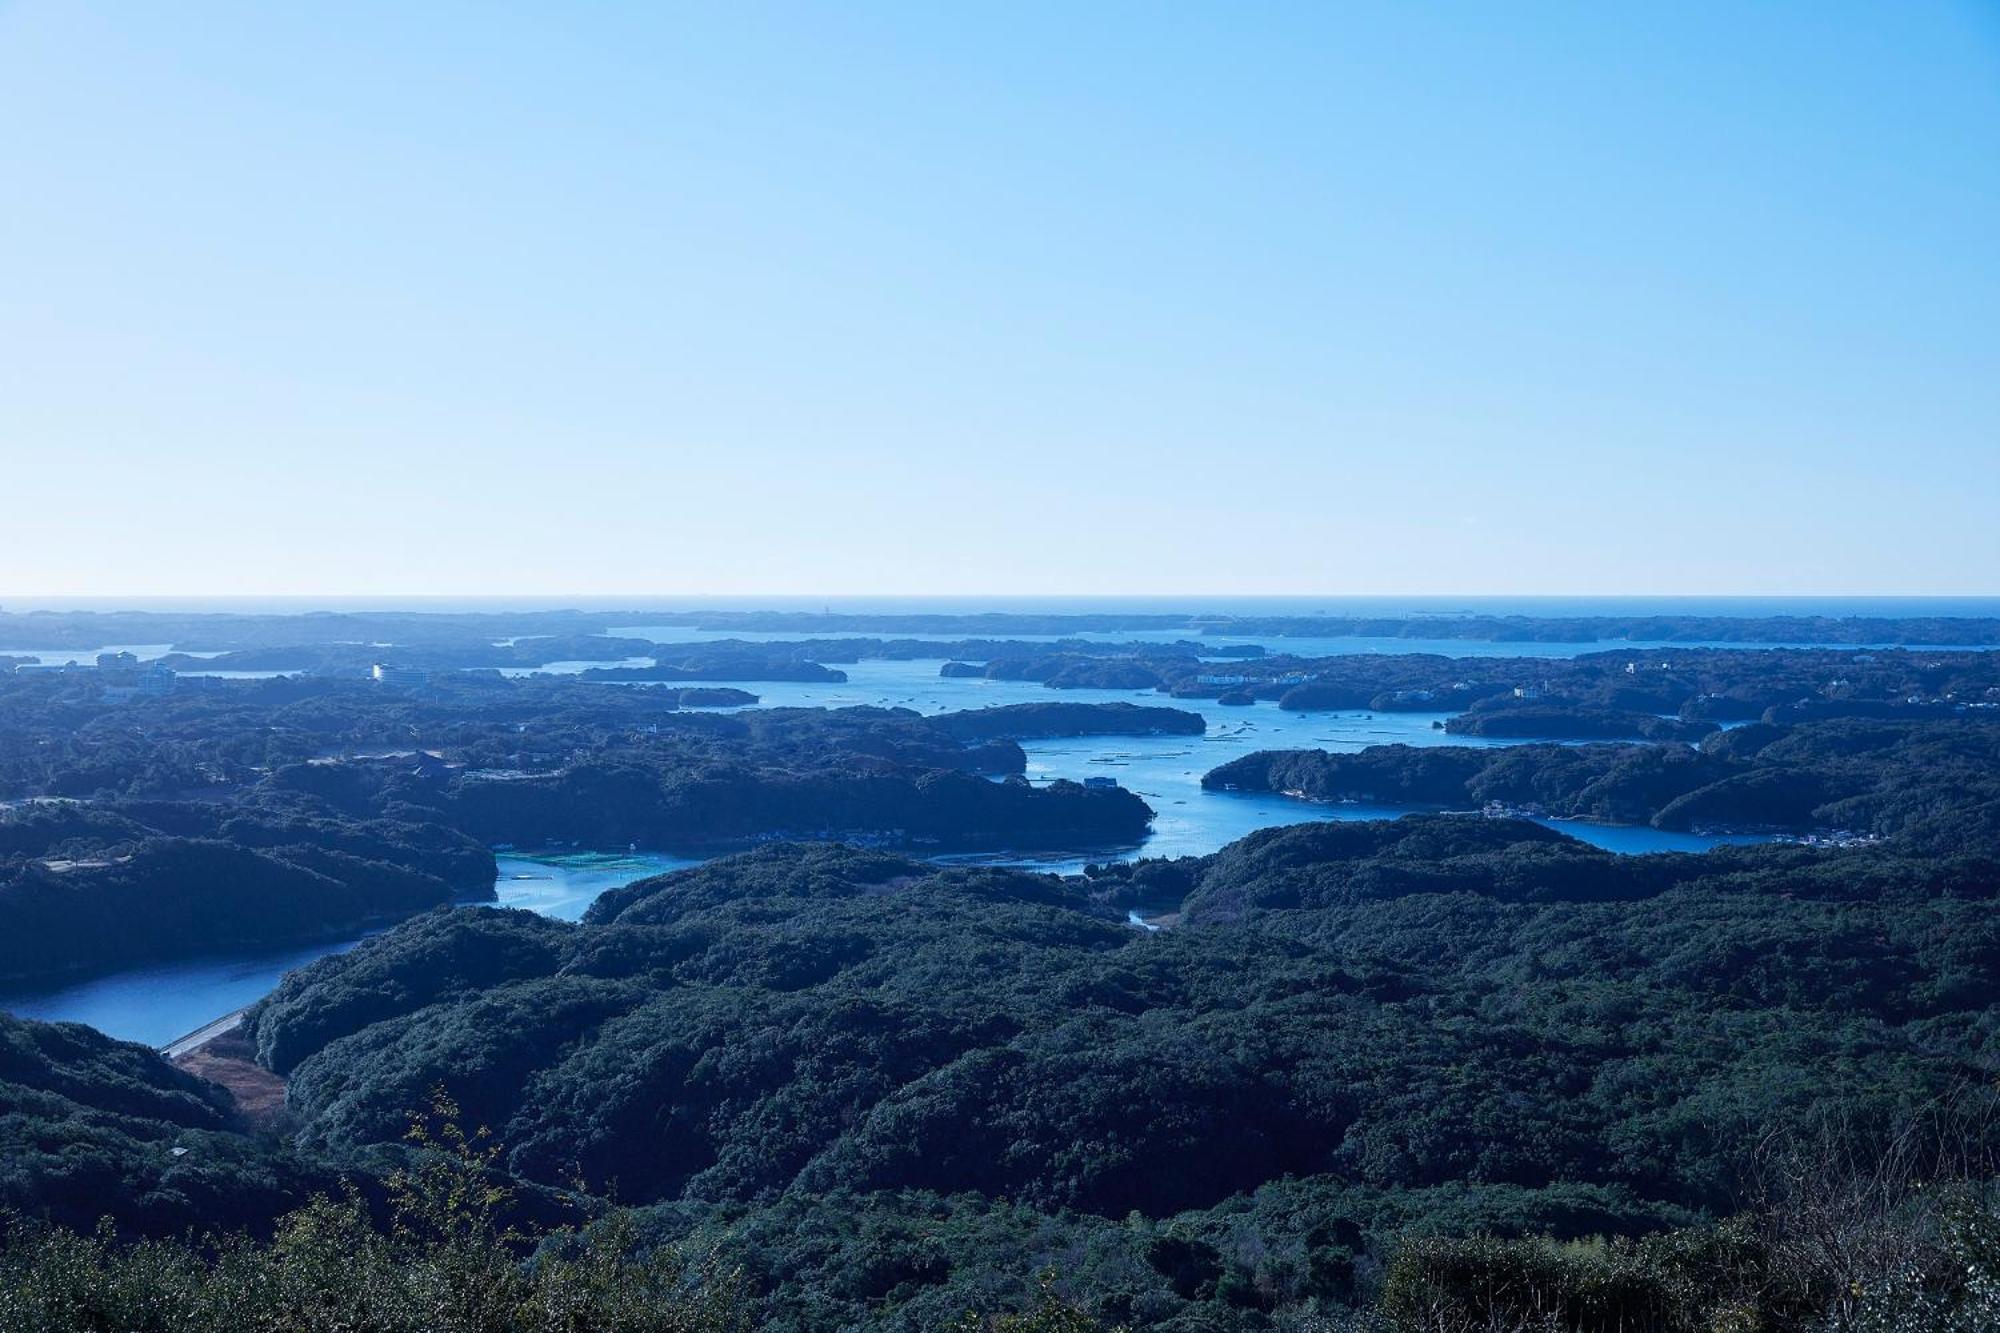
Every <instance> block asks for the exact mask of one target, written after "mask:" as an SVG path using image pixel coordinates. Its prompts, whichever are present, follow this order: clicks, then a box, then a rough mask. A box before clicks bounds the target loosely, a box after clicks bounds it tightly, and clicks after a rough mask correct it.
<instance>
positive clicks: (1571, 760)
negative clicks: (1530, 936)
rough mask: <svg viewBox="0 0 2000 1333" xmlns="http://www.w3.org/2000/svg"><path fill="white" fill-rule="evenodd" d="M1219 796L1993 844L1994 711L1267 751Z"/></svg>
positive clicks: (1956, 846) (1998, 740)
mask: <svg viewBox="0 0 2000 1333" xmlns="http://www.w3.org/2000/svg"><path fill="white" fill-rule="evenodd" d="M1202 784H1203V786H1205V787H1208V788H1210V789H1212V790H1217V791H1231V790H1235V791H1275V792H1288V793H1292V794H1295V795H1299V796H1302V797H1306V798H1309V799H1312V800H1320V801H1350V800H1351V801H1367V802H1382V803H1389V804H1397V805H1411V804H1416V805H1436V806H1441V807H1448V808H1452V809H1459V810H1463V809H1467V808H1474V809H1476V808H1479V807H1481V806H1482V805H1484V804H1486V803H1488V802H1499V803H1500V804H1502V805H1503V806H1506V807H1509V808H1515V809H1532V810H1536V811H1541V812H1545V813H1548V814H1553V815H1560V816H1579V817H1584V818H1590V819H1602V820H1611V821H1616V822H1619V823H1630V824H1652V825H1654V826H1655V827H1658V828H1669V829H1700V828H1710V829H1782V830H1789V831H1794V832H1801V833H1809V832H1815V831H1824V830H1852V831H1857V832H1862V833H1866V834H1871V835H1878V836H1880V835H1889V834H1901V835H1904V838H1905V842H1906V844H1908V845H1916V846H1924V847H1929V848H1934V849H1938V850H1960V849H1969V848H1975V847H1980V848H1984V847H1991V846H1992V845H1993V844H1994V842H1995V840H1996V838H2000V717H1995V716H1987V715H1981V716H1980V717H1978V718H1977V719H1966V720H1953V721H1873V720H1860V719H1852V718H1843V719H1839V720H1835V721H1827V722H1810V723H1803V724H1800V725H1796V726H1781V725H1778V724H1774V723H1753V724H1750V725H1746V726H1741V727H1735V728H1732V729H1730V730H1727V731H1717V732H1714V733H1712V734H1711V735H1710V736H1708V737H1707V738H1705V739H1704V740H1703V742H1702V743H1701V745H1700V746H1698V747H1691V746H1686V745H1518V746H1507V747H1503V748H1486V749H1476V748H1470V747H1460V746H1408V745H1383V746H1371V747H1370V748H1368V749H1366V750H1362V751H1360V752H1358V753H1353V754H1336V753H1332V752H1328V751H1323V750H1265V751H1259V752H1257V753H1255V754H1249V755H1244V756H1243V757H1242V758H1240V759H1235V760H1232V761H1231V762H1229V763H1227V764H1224V765H1222V766H1220V767H1218V768H1216V769H1214V770H1213V771H1211V772H1209V773H1208V774H1206V775H1204V777H1203V778H1202Z"/></svg>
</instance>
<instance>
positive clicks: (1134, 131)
mask: <svg viewBox="0 0 2000 1333" xmlns="http://www.w3.org/2000/svg"><path fill="white" fill-rule="evenodd" d="M0 201H4V206H0V600H4V598H5V596H6V595H8V594H14V595H26V594H44V595H74V594H110V595H116V594H176V593H178V594H187V593H245V594H274V593H297V594H332V593H352V594H365V595H379V594H389V593H416V592H430V593H505V592H521V593H540V594H565V593H604V594H615V593H626V592H630V593H642V592H643V593H682V592H712V593H749V592H773V593H777V592H789V593H806V594H816V593H833V592H871V593H949V592H976V593H1035V592H1052V593H1076V594H1093V593H1144V592H1154V593H1172V592H1189V593H1213V594H1222V593H1257V592H1270V593H1366V592H1379V593H1422V592H1456V593H1523V592H1546V593H1661V592H1688V593H1800V592H1818V593H1926V592H1932V593H1991V592H2000V522H1996V521H1995V510H1996V502H2000V5H1995V4H1993V3H1955V4H1954V3H1923V2H1921V0H1919V2H1916V3H1905V4H1880V3H1877V4H1866V5H1861V4H1853V5H1849V4H1839V3H1813V4H1803V3H1801V4H1781V3H1769V4H1759V5H1741V4H1690V5H1658V6H1617V5H1602V4H1581V3H1579V4H1574V5H1532V4H1516V5H1488V4H1465V5H1445V4H1440V5H1416V4H1384V5H1379V6H1378V5H1347V4H1339V5H1322V4H1312V5H1283V4H1266V5H1223V4H1215V5H1192V4H1164V5H1163V4H1129V5H1128V4H1087V5H1086V4H1074V3H1066V4H1038V3H1006V4H998V3H994V4H970V3H968V4H947V5H939V4H912V5H889V4H856V5H819V4H816V5H796V6H790V5H783V6H778V5H757V4H746V3H732V4H727V5H722V4H714V5H704V6H701V7H679V6H669V5H654V4H645V5H640V4H633V5H620V4H610V3H604V4H579V5H562V6H556V5H550V6H545V7H541V8H539V9H532V8H530V7H528V6H497V5H463V6H460V5H452V4H444V3H438V4H425V5H403V4H340V5H333V4H320V5H304V4H298V5H291V4H286V5H271V4H241V5H232V4H206V3H199V2H197V0H191V2H190V3H186V4H177V5H161V4H154V3H132V4H128V5H114V4H87V3H57V2H54V0H51V2H49V3H41V2H39V0H31V2H28V3H14V4H0Z"/></svg>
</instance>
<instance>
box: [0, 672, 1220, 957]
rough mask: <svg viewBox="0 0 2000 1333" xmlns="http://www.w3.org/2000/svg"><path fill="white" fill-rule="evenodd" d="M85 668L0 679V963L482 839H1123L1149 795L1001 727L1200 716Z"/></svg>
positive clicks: (341, 917)
mask: <svg viewBox="0 0 2000 1333" xmlns="http://www.w3.org/2000/svg"><path fill="white" fill-rule="evenodd" d="M95 674H96V673H94V672H92V673H60V672H59V673H45V674H34V675H30V676H11V677H0V740H4V741H5V742H6V744H4V745H0V802H7V804H6V805H5V806H0V978H22V977H35V976H48V975H56V974H60V973H63V972H66V971H73V970H77V969H83V968H91V967H104V966H110V965H115V964H120V963H127V962H132V961H136V960H141V959H146V958H155V957H168V956H174V955H178V954H188V953H198V952H205V951H213V950H216V949H221V948H227V947H231V946H239V945H252V944H260V943H277V942H289V941H297V940H311V939H316V938H323V937H327V936H329V935H334V934H340V933H351V932H353V931H354V930H356V929H358V928H360V927H362V926H365V925H369V924H372V923H376V922H380V921H385V920H392V919H396V918H399V917H404V916H408V915H410V914H411V913H413V912H418V911H422V910H424V909H427V908H430V907H434V906H437V905H439V904H441V903H449V902H458V901H466V900H482V899H490V898H491V897H492V894H493V876H494V864H493V857H492V854H491V852H490V851H489V850H488V847H489V846H490V845H493V844H514V845H520V846H550V845H557V844H581V845H584V846H592V847H619V848H622V847H626V846H629V845H634V844H636V845H639V846H644V847H649V848H660V849H669V850H682V851H696V852H704V853H705V852H710V851H715V850H724V849H728V848H731V847H740V846H745V845H749V844H752V843H754V842H756V841H758V840H761V839H770V838H775V837H786V836H789V837H842V838H847V839H850V840H861V841H870V842H880V843H887V844H895V845H903V846H911V847H924V848H931V849H937V850H945V849H981V848H1004V847H1024V848H1030V849H1048V848H1063V847H1074V848H1077V849H1084V850H1087V849H1095V848H1111V847H1117V846H1129V845H1131V844H1134V843H1136V842H1138V841H1139V840H1140V839H1141V838H1142V837H1143V836H1144V835H1145V832H1146V828H1147V824H1148V821H1149V820H1150V818H1151V815H1152V811H1151V810H1150V809H1149V808H1148V807H1147V806H1146V804H1145V802H1144V801H1142V800H1140V799H1139V798H1138V797H1137V796H1135V795H1133V794H1132V793H1130V792H1128V791H1125V790H1122V789H1118V788H1110V789H1086V788H1085V787H1083V786H1081V785H1079V784H1076V783H1070V782H1057V783H1050V784H1045V785H1040V786H1031V785H1029V784H1028V783H1027V782H1025V781H1023V780H1021V779H1020V778H1019V777H1018V774H1019V773H1020V771H1021V769H1022V768H1023V766H1024V764H1025V758H1024V756H1023V754H1022V752H1021V749H1020V747H1019V745H1017V744H1015V743H1014V741H1013V739H1012V738H1013V737H1017V736H1020V737H1027V736H1037V735H1050V734H1074V733H1075V732H1077V731H1079V730H1084V731H1092V730H1094V731H1098V732H1102V733H1105V734H1120V733H1130V734H1151V733H1153V732H1157V731H1160V730H1163V729H1171V730H1178V731H1195V732H1198V731H1199V730H1200V729H1201V725H1202V723H1201V719H1200V718H1199V717H1198V716H1195V715H1193V714H1189V713H1185V712H1181V711H1179V710H1175V709H1168V708H1148V709H1139V708H1134V707H1132V706H1131V705H1126V704H1108V705H1098V704H1069V703H1058V702H1051V703H1048V704H1027V705H1020V706H1016V707H1011V708H999V709H992V710H987V711H985V712H982V713H977V714H967V715H950V714H947V715H944V716H942V717H937V718H925V717H921V716H919V715H918V714H916V713H914V712H911V711H909V710H901V709H882V708H852V709H842V710H836V711H826V710H821V709H761V710H750V711H745V712H739V713H731V714H718V713H712V712H706V711H702V710H699V709H689V708H684V707H682V706H680V705H681V695H680V694H679V693H678V692H676V691H673V690H664V691H661V690H655V689H652V688H645V689H625V688H616V687H610V686H603V685H592V684H588V683H585V682H580V681H577V680H574V679H558V678H550V677H538V678H532V679H525V680H509V679H506V678H503V677H498V676H484V675H479V674H476V673H467V674H464V675H461V676H456V677H451V678H447V679H445V680H444V681H442V682H441V683H439V684H438V685H436V686H434V687H432V688H429V689H426V690H423V691H420V692H412V691H402V690H393V689H382V688H379V687H375V686H372V685H369V684H365V683H359V682H353V683H350V682H345V681H340V680H333V679H324V678H297V679H291V678H286V679H276V680H269V681H244V682H231V683H230V684H229V685H228V686H227V687H225V688H217V689H209V690H198V691H191V692H187V693H174V694H168V695H162V696H158V697H141V698H127V699H118V700H113V699H108V698H107V697H106V696H105V693H104V690H103V688H102V687H101V686H99V685H97V684H96V682H94V681H93V680H91V679H90V677H91V676H94V675H95ZM995 777H1004V778H1007V779H1008V780H1003V781H994V780H991V779H992V778H995ZM9 798H12V800H11V801H10V800H9Z"/></svg>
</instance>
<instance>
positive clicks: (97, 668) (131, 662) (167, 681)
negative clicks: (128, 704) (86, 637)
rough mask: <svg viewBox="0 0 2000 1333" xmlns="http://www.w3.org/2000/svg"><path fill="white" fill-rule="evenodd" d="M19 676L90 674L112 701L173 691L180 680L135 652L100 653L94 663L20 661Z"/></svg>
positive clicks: (17, 673)
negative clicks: (143, 660) (139, 656)
mask: <svg viewBox="0 0 2000 1333" xmlns="http://www.w3.org/2000/svg"><path fill="white" fill-rule="evenodd" d="M14 674H15V675H17V676H35V675H68V674H78V675H88V676H90V677H91V678H92V679H93V680H94V681H95V682H96V683H98V684H101V685H102V686H103V687H104V697H105V698H106V699H109V700H111V701H113V702H117V701H120V700H124V699H136V698H140V697H142V696H156V695H162V694H172V693H173V692H174V690H175V688H176V687H177V686H178V685H179V684H180V683H181V678H180V677H179V676H178V675H176V674H175V673H174V671H173V669H172V668H171V667H165V666H161V665H160V664H159V663H157V662H153V663H147V662H142V661H140V660H139V658H138V656H137V655H136V654H134V653H128V652H122V651H120V652H109V653H99V654H98V655H97V658H96V661H95V662H94V663H93V664H91V665H85V664H84V663H82V662H19V663H16V664H15V666H14Z"/></svg>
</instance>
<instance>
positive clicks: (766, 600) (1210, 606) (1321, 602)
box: [0, 594, 2000, 617]
mask: <svg viewBox="0 0 2000 1333" xmlns="http://www.w3.org/2000/svg"><path fill="white" fill-rule="evenodd" d="M562 609H575V610H579V611H724V610H727V611H821V610H827V611H837V612H842V613H846V614H879V615H978V614H982V613H1013V614H1021V615H1175V614H1185V615H1188V616H1315V615H1326V616H1373V617H1412V616H1464V615H1483V616H1665V615H1698V616H1836V617H1837V616H1980V617H1987V616H1992V617H2000V596H1995V597H1681V596H1652V597H1444V596H1424V597H1409V596H1379V597H1377V596H1368V597H1363V596H1340V597H1293V596H1285V597H1228V596H1204V595H1200V594H1189V595H1186V596H1144V597H1056V596H991V597H964V596H954V597H895V596H841V597H795V596H750V595H732V596H714V597H703V596H690V595H686V594H680V595H672V596H639V595H633V596H611V597H600V596H575V597H564V596H553V597H552V596H543V595H533V596H526V595H524V596H494V597H0V610H4V611H173V612H201V611H222V612H235V613H238V614H290V613H302V612H309V611H466V612H471V611H549V610H562Z"/></svg>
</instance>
